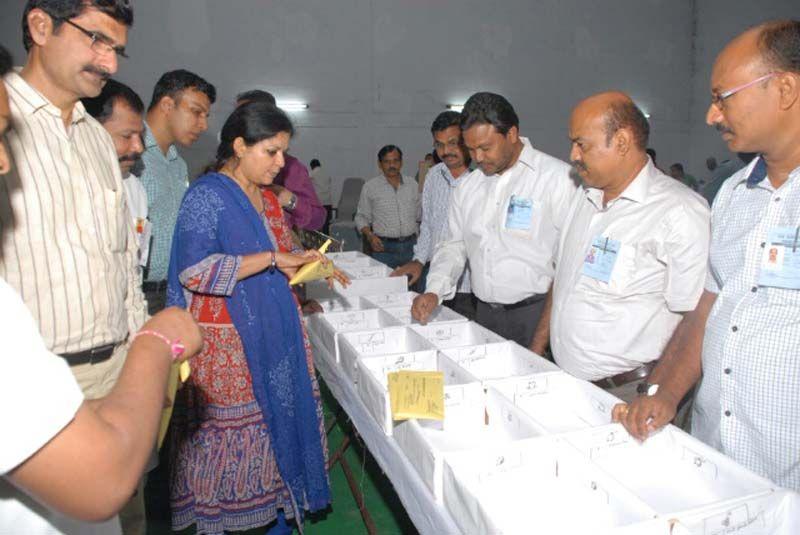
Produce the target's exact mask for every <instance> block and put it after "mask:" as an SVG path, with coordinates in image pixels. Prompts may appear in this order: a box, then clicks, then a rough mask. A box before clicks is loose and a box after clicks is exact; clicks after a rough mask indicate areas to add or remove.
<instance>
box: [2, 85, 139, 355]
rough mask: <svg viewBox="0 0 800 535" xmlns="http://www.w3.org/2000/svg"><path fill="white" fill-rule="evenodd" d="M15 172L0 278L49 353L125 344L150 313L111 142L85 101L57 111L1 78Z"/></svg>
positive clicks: (5, 185)
mask: <svg viewBox="0 0 800 535" xmlns="http://www.w3.org/2000/svg"><path fill="white" fill-rule="evenodd" d="M4 81H5V84H6V88H7V90H8V94H9V99H10V104H11V116H12V122H13V128H12V129H11V130H10V131H9V132H8V133H7V135H6V142H7V144H8V148H9V149H10V153H11V157H12V159H13V166H12V170H11V172H10V173H9V174H7V175H5V176H2V177H0V233H2V236H3V242H2V255H0V277H3V278H4V279H5V280H6V281H7V282H8V283H9V284H10V285H11V286H12V287H13V288H14V289H16V290H17V292H19V294H20V296H21V297H22V299H23V301H24V302H25V304H26V305H27V306H28V308H29V309H30V311H31V313H32V314H33V317H34V319H35V320H36V322H37V325H38V326H39V330H40V332H41V333H42V337H43V338H44V339H45V342H46V344H47V348H48V349H49V350H50V351H52V352H54V353H72V352H75V351H83V350H85V349H90V348H92V347H96V346H100V345H104V344H108V343H113V342H119V341H121V340H124V339H125V337H126V336H127V335H128V333H129V332H136V331H137V330H138V329H139V327H140V326H141V324H142V323H143V322H144V320H145V319H146V317H147V312H146V309H145V305H144V296H143V295H142V292H141V289H140V284H141V281H140V277H139V276H138V269H137V266H136V257H137V243H136V240H135V238H134V236H133V227H132V225H131V224H130V215H129V211H128V205H127V201H126V198H125V189H124V187H123V185H122V176H121V175H120V170H119V162H118V161H117V154H116V151H115V150H114V144H113V142H112V141H111V136H110V135H109V134H108V132H106V130H105V129H104V128H103V127H102V126H101V125H100V123H98V122H97V121H96V120H95V119H94V118H92V117H91V116H90V115H89V114H87V113H86V111H85V109H84V107H83V104H81V103H80V102H78V103H76V104H75V107H74V109H73V111H72V118H71V123H70V124H69V126H68V127H65V126H64V121H63V120H62V118H61V110H60V109H58V108H57V107H56V106H54V105H53V104H52V103H51V102H49V101H48V100H47V99H46V98H45V97H44V96H43V95H41V94H40V93H39V92H38V91H37V90H35V89H34V88H33V87H31V86H30V85H29V84H28V83H27V82H26V81H25V80H23V79H22V77H21V76H20V75H19V74H17V73H16V72H12V73H10V74H8V75H7V76H6V77H5V80H4Z"/></svg>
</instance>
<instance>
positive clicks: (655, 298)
mask: <svg viewBox="0 0 800 535" xmlns="http://www.w3.org/2000/svg"><path fill="white" fill-rule="evenodd" d="M709 220H710V211H709V209H708V204H707V203H706V201H705V200H704V199H703V198H702V197H700V196H699V195H698V194H696V193H695V192H693V191H692V190H690V189H689V188H688V187H686V186H685V185H684V184H682V183H680V182H679V181H677V180H675V179H673V178H670V177H668V176H666V175H664V174H663V173H661V172H660V171H659V170H658V169H656V167H655V166H654V165H653V164H652V162H651V161H648V163H647V165H645V166H644V167H643V168H642V170H641V171H640V172H639V174H638V175H637V177H636V178H635V179H634V180H633V182H631V183H630V184H629V185H628V187H627V188H626V189H625V191H624V192H623V193H622V194H621V195H620V196H619V197H618V198H616V199H614V200H612V201H611V202H610V203H608V205H607V206H605V207H604V206H603V192H602V191H601V190H598V189H594V188H588V187H583V188H580V189H579V190H578V191H577V192H576V193H575V196H574V197H573V202H572V206H571V208H570V211H569V215H568V217H567V223H566V225H565V230H564V232H563V233H562V237H561V241H560V244H559V250H558V255H557V260H556V275H555V280H554V283H553V308H552V312H551V321H550V343H551V346H552V348H553V356H554V357H555V360H556V363H558V365H559V366H561V367H562V368H564V370H565V371H567V372H569V373H570V374H572V375H574V376H576V377H579V378H581V379H586V380H590V381H594V380H597V379H602V378H605V377H611V376H614V375H617V374H619V373H623V372H626V371H629V370H632V369H635V368H637V367H639V366H641V365H642V364H643V363H647V362H650V361H652V360H655V359H657V358H659V357H660V356H661V352H662V351H663V349H664V347H665V346H666V344H667V342H668V341H669V338H670V337H671V336H672V332H673V331H674V330H675V327H676V326H677V325H678V322H679V321H680V319H681V313H682V312H687V311H690V310H694V308H695V306H696V305H697V302H698V301H699V299H700V295H701V294H702V293H703V284H704V281H705V274H706V268H707V262H708V244H709V233H710V223H709ZM598 238H601V241H602V240H605V239H609V240H614V241H617V242H619V251H618V253H617V257H616V262H615V263H614V265H613V270H612V271H611V275H610V278H609V280H608V282H605V281H603V280H600V279H598V278H593V277H592V276H590V275H587V274H586V270H585V269H584V265H585V264H586V263H587V262H591V260H590V258H591V256H592V255H590V254H589V252H590V249H591V248H592V242H593V241H596V240H597V239H598ZM589 272H590V273H592V272H591V271H589Z"/></svg>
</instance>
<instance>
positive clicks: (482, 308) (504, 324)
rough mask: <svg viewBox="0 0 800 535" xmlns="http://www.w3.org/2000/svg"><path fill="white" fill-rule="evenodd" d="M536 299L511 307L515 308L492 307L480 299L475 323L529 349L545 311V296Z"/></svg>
mask: <svg viewBox="0 0 800 535" xmlns="http://www.w3.org/2000/svg"><path fill="white" fill-rule="evenodd" d="M536 297H538V299H536V298H534V300H533V302H531V303H529V304H525V305H523V306H518V307H514V305H511V306H512V307H513V308H508V307H506V308H504V307H502V306H492V305H490V304H489V303H484V302H483V301H481V300H480V299H478V300H477V310H476V314H475V321H476V322H478V323H479V324H480V325H483V326H484V327H486V328H487V329H489V330H490V331H494V332H496V333H497V334H499V335H500V336H502V337H503V338H506V339H508V340H513V341H514V342H516V343H518V344H519V345H521V346H522V347H524V348H526V349H527V348H528V346H530V345H531V341H532V340H533V332H534V331H535V330H536V326H537V325H538V324H539V317H540V316H541V315H542V310H543V309H544V301H545V294H540V295H538V296H536Z"/></svg>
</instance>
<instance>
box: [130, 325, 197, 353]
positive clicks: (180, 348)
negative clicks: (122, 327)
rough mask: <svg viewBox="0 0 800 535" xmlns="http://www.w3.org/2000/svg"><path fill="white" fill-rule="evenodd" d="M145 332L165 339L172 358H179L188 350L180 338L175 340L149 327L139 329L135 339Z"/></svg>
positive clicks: (134, 336)
mask: <svg viewBox="0 0 800 535" xmlns="http://www.w3.org/2000/svg"><path fill="white" fill-rule="evenodd" d="M143 334H149V335H150V336H155V337H156V338H160V339H162V340H164V342H165V343H166V344H167V345H168V346H169V350H170V352H171V353H172V360H177V359H178V358H179V357H180V356H181V355H183V353H184V351H186V346H185V345H183V342H181V341H180V340H179V339H177V338H176V339H175V340H170V339H169V338H167V337H166V336H164V335H163V334H161V333H160V332H158V331H151V330H149V329H146V330H144V331H139V332H138V333H136V334H135V335H133V340H136V339H137V338H139V337H140V336H141V335H143Z"/></svg>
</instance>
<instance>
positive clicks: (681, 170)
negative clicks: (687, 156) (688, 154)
mask: <svg viewBox="0 0 800 535" xmlns="http://www.w3.org/2000/svg"><path fill="white" fill-rule="evenodd" d="M669 168H670V169H677V170H678V171H680V172H681V173H683V164H682V163H674V164H672V165H670V166H669Z"/></svg>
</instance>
